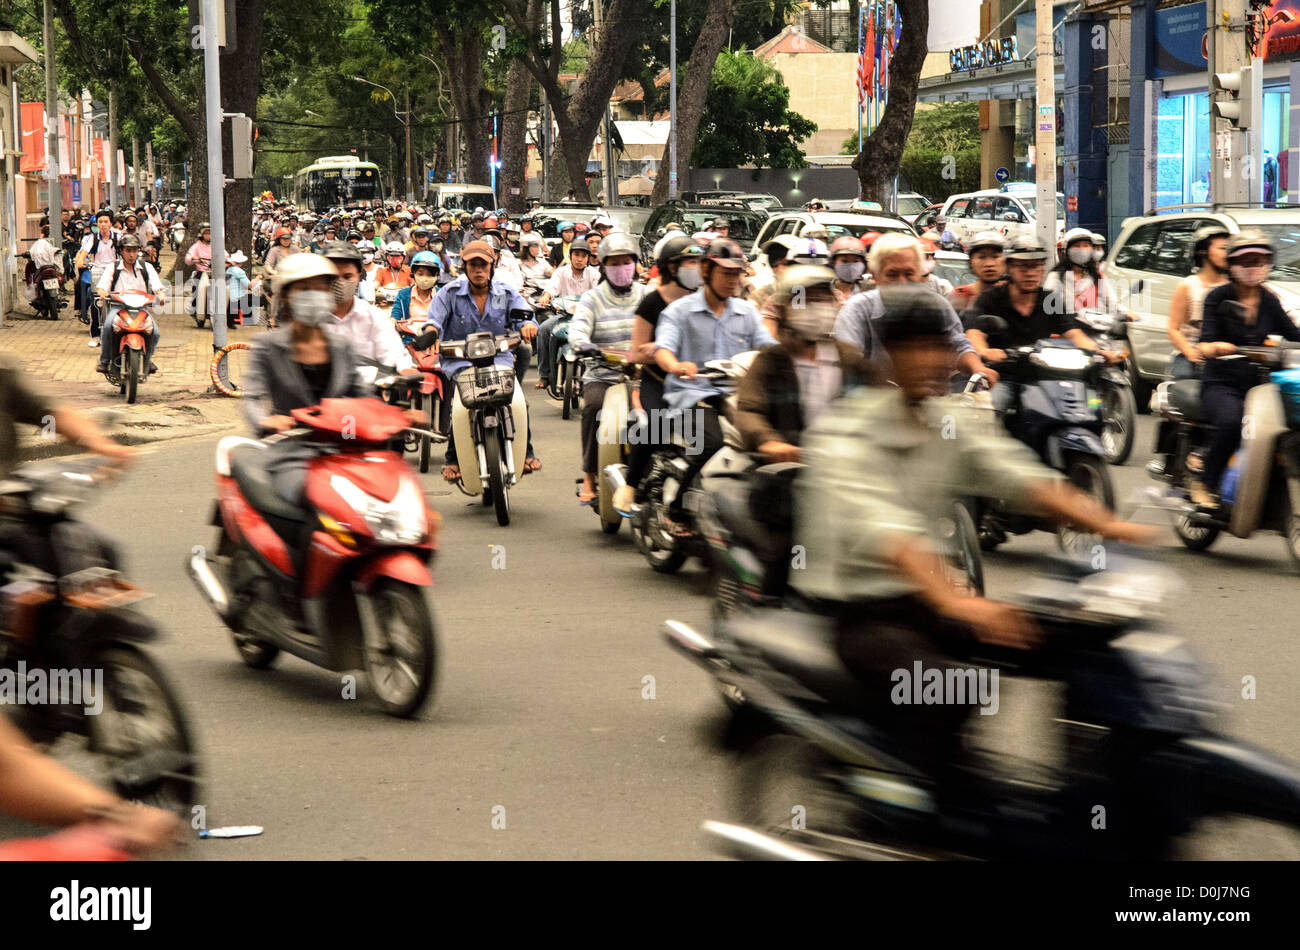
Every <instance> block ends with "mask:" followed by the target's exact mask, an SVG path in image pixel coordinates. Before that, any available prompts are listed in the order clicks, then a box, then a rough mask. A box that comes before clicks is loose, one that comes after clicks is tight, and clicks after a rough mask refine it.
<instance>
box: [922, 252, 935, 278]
mask: <svg viewBox="0 0 1300 950" xmlns="http://www.w3.org/2000/svg"><path fill="white" fill-rule="evenodd" d="M921 273H922V274H925V275H926V276H929V275H930V274H933V273H934V258H933V257H927V258H926V259H925V260H924V261H922V262H921Z"/></svg>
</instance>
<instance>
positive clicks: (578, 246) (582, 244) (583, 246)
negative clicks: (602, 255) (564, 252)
mask: <svg viewBox="0 0 1300 950" xmlns="http://www.w3.org/2000/svg"><path fill="white" fill-rule="evenodd" d="M574 251H586V252H587V254H588V255H590V254H591V245H590V244H588V243H587V239H586V238H585V237H580V238H574V239H573V243H572V244H570V245H569V253H570V254H572V253H573V252H574Z"/></svg>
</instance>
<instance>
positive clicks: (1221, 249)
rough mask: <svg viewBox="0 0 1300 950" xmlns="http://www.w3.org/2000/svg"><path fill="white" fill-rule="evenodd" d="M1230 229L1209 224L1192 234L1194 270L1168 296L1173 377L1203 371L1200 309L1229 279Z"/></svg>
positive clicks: (1196, 373)
mask: <svg viewBox="0 0 1300 950" xmlns="http://www.w3.org/2000/svg"><path fill="white" fill-rule="evenodd" d="M1231 236H1232V235H1231V232H1230V231H1229V230H1228V229H1227V227H1226V226H1225V225H1222V224H1218V223H1215V224H1207V225H1205V226H1204V227H1202V228H1200V229H1199V230H1197V232H1196V233H1195V234H1194V235H1193V236H1192V266H1193V267H1194V268H1195V270H1194V271H1193V272H1192V273H1191V274H1189V275H1188V276H1187V277H1184V278H1183V279H1182V280H1181V281H1179V282H1178V286H1177V287H1175V288H1174V294H1173V297H1171V298H1170V300H1169V331H1168V332H1169V340H1170V342H1171V343H1173V345H1174V349H1175V351H1176V352H1175V353H1174V360H1173V364H1172V365H1171V366H1170V372H1171V374H1172V375H1173V377H1174V379H1191V378H1193V377H1195V376H1199V375H1200V370H1201V364H1202V363H1203V362H1204V359H1205V358H1204V357H1203V356H1201V351H1200V349H1198V348H1197V345H1196V344H1197V343H1198V342H1199V341H1200V338H1201V313H1202V306H1203V304H1204V303H1205V297H1206V295H1207V294H1208V293H1209V292H1210V291H1211V290H1213V289H1214V288H1216V287H1218V286H1220V285H1222V284H1224V283H1227V280H1228V239H1229V238H1230V237H1231Z"/></svg>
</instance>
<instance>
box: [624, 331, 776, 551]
mask: <svg viewBox="0 0 1300 950" xmlns="http://www.w3.org/2000/svg"><path fill="white" fill-rule="evenodd" d="M755 355H756V354H755V352H754V351H752V350H751V351H749V352H746V353H740V354H738V355H737V356H736V357H734V358H733V359H728V360H710V361H709V362H707V363H705V364H704V366H703V367H701V368H700V370H699V373H698V378H700V379H705V380H708V381H710V382H712V383H713V384H714V385H715V386H717V387H718V388H719V389H722V390H724V391H726V392H728V393H729V395H728V400H729V401H731V402H732V403H733V408H734V400H735V389H736V385H737V384H738V383H739V381H740V378H741V377H742V376H744V375H745V372H746V371H747V370H748V369H749V364H750V363H751V362H752V361H753V358H754V356H755ZM721 423H722V433H723V440H724V445H723V447H722V448H721V449H719V450H718V451H717V452H716V453H715V454H714V455H713V457H712V458H710V459H709V461H708V462H707V463H706V464H705V465H704V467H703V468H702V469H701V470H700V474H699V478H698V479H697V480H695V481H694V482H692V483H691V484H684V483H683V480H684V479H685V478H686V477H687V475H688V473H689V469H690V463H689V462H688V460H687V453H688V452H689V451H691V447H690V445H689V444H688V443H687V441H686V440H685V439H684V438H683V433H682V432H680V431H674V432H673V433H672V436H671V439H668V438H664V436H665V435H666V434H665V433H660V437H661V438H660V441H661V443H666V444H664V445H663V447H662V448H660V449H659V450H658V451H656V452H655V453H654V455H653V456H652V457H651V459H650V464H649V466H648V467H647V470H646V474H645V477H644V478H643V479H642V481H641V484H640V485H638V486H637V497H638V498H640V499H642V504H641V505H640V506H639V507H638V508H637V509H636V511H635V512H634V514H633V515H632V519H631V520H632V523H631V525H630V526H629V527H630V529H631V531H632V539H633V540H634V541H635V542H636V546H637V550H639V551H640V552H641V554H642V555H643V556H644V557H645V559H646V561H647V562H649V564H650V566H651V567H652V568H653V569H654V570H656V571H658V572H659V573H661V574H675V573H677V571H678V570H680V569H681V566H682V565H683V564H685V563H686V561H687V559H688V558H691V557H698V558H701V559H704V560H705V561H707V560H708V558H709V546H708V542H707V541H706V540H705V538H704V537H703V536H702V533H701V532H700V531H699V530H698V528H699V526H698V524H697V520H698V514H699V511H700V508H701V505H702V499H703V497H704V495H705V494H706V492H707V491H708V486H709V483H710V482H711V481H712V480H714V479H718V478H727V477H730V476H732V475H733V474H735V473H737V472H742V471H745V470H747V469H749V468H751V467H752V466H753V460H752V459H751V458H750V457H749V456H748V455H747V454H746V453H745V452H743V451H742V450H741V449H740V445H741V440H740V434H739V432H738V431H737V430H736V428H735V426H733V425H732V424H731V423H730V422H729V421H728V420H727V419H726V417H725V416H723V418H722V419H721ZM677 428H678V427H674V429H677ZM681 492H685V493H686V494H685V495H684V497H683V498H682V506H681V511H682V513H683V517H684V518H685V519H686V520H687V523H688V525H689V526H691V527H693V528H695V529H696V530H695V532H694V535H693V536H692V537H687V538H682V537H677V536H675V535H674V534H673V533H672V532H671V531H670V530H669V529H668V510H669V507H670V506H671V505H672V502H673V499H674V498H676V497H677V495H678V494H679V493H681Z"/></svg>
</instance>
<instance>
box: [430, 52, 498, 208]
mask: <svg viewBox="0 0 1300 950" xmlns="http://www.w3.org/2000/svg"><path fill="white" fill-rule="evenodd" d="M437 32H438V44H439V45H440V46H441V47H442V58H443V62H444V63H446V64H447V73H448V82H449V84H450V85H451V98H452V102H453V103H454V104H455V106H456V117H457V118H458V119H459V120H460V139H461V142H463V143H464V147H465V178H466V181H467V182H468V183H469V184H472V185H486V184H487V183H488V182H490V181H491V180H492V175H491V170H490V169H489V168H488V155H489V154H490V150H489V142H488V140H489V138H490V137H491V135H492V132H491V125H490V123H489V121H488V115H487V111H488V110H487V109H485V108H484V106H483V100H484V97H485V93H486V92H487V90H486V89H485V88H484V85H483V37H482V34H481V33H479V32H478V31H477V30H475V29H473V28H466V29H456V28H453V27H450V26H448V27H441V28H439V29H438V31H437ZM489 101H490V97H489Z"/></svg>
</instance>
